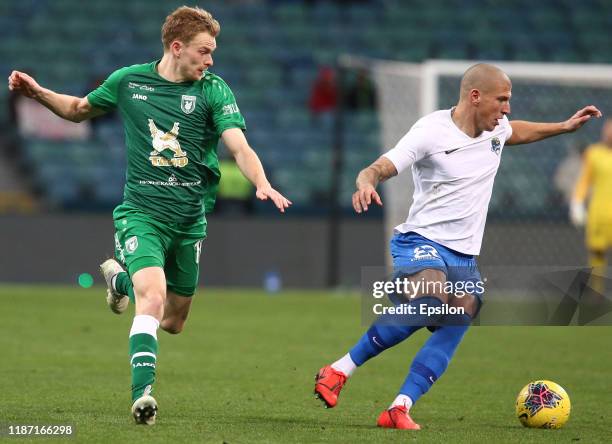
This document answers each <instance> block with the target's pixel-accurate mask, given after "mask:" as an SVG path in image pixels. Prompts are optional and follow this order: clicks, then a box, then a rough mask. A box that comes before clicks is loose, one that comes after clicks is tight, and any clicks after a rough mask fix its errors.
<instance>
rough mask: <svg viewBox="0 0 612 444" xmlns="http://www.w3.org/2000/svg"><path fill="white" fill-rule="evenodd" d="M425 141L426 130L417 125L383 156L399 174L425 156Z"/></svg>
mask: <svg viewBox="0 0 612 444" xmlns="http://www.w3.org/2000/svg"><path fill="white" fill-rule="evenodd" d="M425 140H426V139H425V129H424V128H423V127H421V126H420V125H418V123H417V124H415V125H414V126H413V127H412V128H410V131H408V132H407V133H406V134H405V135H404V137H402V138H401V139H400V140H399V142H397V145H395V147H394V148H392V149H391V150H389V151H387V152H386V153H385V154H383V156H384V157H386V158H387V159H389V160H390V161H391V162H392V163H393V165H394V166H395V169H396V170H397V173H398V174H399V173H401V172H402V171H404V170H405V169H407V168H409V167H410V166H412V164H413V163H415V162H417V161H419V160H420V159H422V158H423V157H424V156H425Z"/></svg>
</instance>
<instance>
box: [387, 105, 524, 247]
mask: <svg viewBox="0 0 612 444" xmlns="http://www.w3.org/2000/svg"><path fill="white" fill-rule="evenodd" d="M511 135H512V127H511V126H510V122H509V121H508V118H507V117H506V116H504V118H503V119H500V120H499V125H497V126H496V127H495V129H494V130H493V131H484V132H483V133H482V134H481V135H480V136H478V137H475V138H472V137H469V136H468V135H467V134H465V133H464V132H463V131H461V130H460V129H459V128H458V127H457V126H456V125H455V123H454V122H453V120H452V118H451V110H450V109H447V110H441V111H435V112H433V113H431V114H428V115H426V116H424V117H422V118H421V119H419V120H418V121H417V122H416V123H415V124H414V125H413V126H412V128H410V131H408V133H407V134H406V135H405V136H404V137H402V138H401V139H400V141H399V142H398V143H397V145H396V146H395V148H393V149H391V150H390V151H388V152H387V153H385V154H384V156H385V157H386V158H387V159H389V160H390V161H391V162H393V165H395V168H396V169H397V172H398V173H400V172H402V171H403V170H405V169H406V168H408V167H409V166H411V165H412V176H413V180H414V196H413V202H412V206H411V207H410V211H409V212H408V218H407V219H406V222H404V223H403V224H401V225H398V226H397V227H395V231H396V232H400V233H407V232H409V231H414V232H416V233H419V234H420V235H422V236H424V237H426V238H428V239H431V240H432V241H434V242H438V243H439V244H442V245H444V246H445V247H448V248H450V249H452V250H455V251H458V252H460V253H464V254H473V255H477V254H479V253H480V246H481V244H482V236H483V234H484V227H485V221H486V219H487V210H488V207H489V201H490V199H491V193H492V191H493V181H494V179H495V174H497V169H498V168H499V162H500V158H501V153H502V150H503V147H504V143H505V142H506V140H507V139H508V138H509V137H510V136H511Z"/></svg>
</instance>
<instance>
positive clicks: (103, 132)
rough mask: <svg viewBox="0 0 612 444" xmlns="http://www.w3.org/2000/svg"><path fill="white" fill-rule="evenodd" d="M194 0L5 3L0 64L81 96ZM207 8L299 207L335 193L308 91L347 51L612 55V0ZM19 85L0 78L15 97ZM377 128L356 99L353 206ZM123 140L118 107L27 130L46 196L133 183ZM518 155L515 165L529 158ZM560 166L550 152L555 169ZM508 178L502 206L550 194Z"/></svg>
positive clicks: (327, 144) (322, 130)
mask: <svg viewBox="0 0 612 444" xmlns="http://www.w3.org/2000/svg"><path fill="white" fill-rule="evenodd" d="M182 3H184V2H182V1H178V2H177V1H166V0H146V1H145V0H132V1H129V2H125V1H123V0H105V1H104V2H93V3H90V2H88V3H87V4H85V3H84V2H82V1H81V0H53V1H51V0H29V1H21V2H12V1H11V2H7V1H0V37H1V38H2V39H3V45H1V46H0V70H1V71H2V72H3V73H5V74H7V75H8V72H9V70H10V69H11V68H20V69H35V70H36V76H37V79H38V80H39V81H40V82H41V83H42V84H43V85H45V86H48V87H50V88H52V89H55V90H58V91H62V92H65V93H69V94H74V95H80V96H82V95H84V94H85V93H87V92H88V87H90V83H91V81H92V79H95V78H100V77H103V76H106V75H108V74H110V73H111V72H112V71H114V70H115V69H117V68H119V67H121V66H125V65H129V64H134V63H144V62H147V61H150V60H153V59H155V58H157V57H159V55H160V54H161V42H160V36H159V34H160V24H161V23H162V21H163V18H164V17H165V15H166V14H167V13H168V12H169V11H171V10H172V9H173V8H174V7H175V6H180V5H181V4H182ZM483 3H484V5H483ZM442 5H444V6H442ZM203 6H204V7H205V8H206V9H209V10H210V11H211V12H212V13H213V14H214V15H215V16H216V17H217V18H218V19H219V21H220V22H221V26H222V32H221V34H220V36H219V37H218V45H219V49H218V51H217V52H216V53H215V66H214V67H213V69H212V71H213V72H215V73H217V74H219V75H220V76H221V77H223V78H224V79H225V80H226V81H227V82H228V83H229V84H230V86H231V87H232V89H233V90H234V91H235V93H236V96H237V99H238V104H239V106H240V107H241V110H242V112H243V113H244V115H245V117H246V120H247V126H248V136H249V139H250V141H251V143H252V145H253V146H254V147H255V148H256V150H257V151H258V152H259V153H260V155H261V158H262V161H263V162H264V164H265V165H266V166H267V167H268V168H269V169H270V171H271V172H272V175H273V177H274V180H275V181H276V183H277V185H278V187H279V188H280V190H282V191H285V192H286V193H287V194H288V195H289V196H290V198H291V199H292V200H293V201H294V203H295V204H296V209H297V211H298V212H299V210H300V209H302V210H304V211H306V212H307V211H309V210H313V209H315V208H316V207H317V206H320V205H321V202H324V201H326V200H327V195H326V193H327V190H328V188H329V181H330V175H331V171H330V158H331V154H330V150H331V144H332V140H333V137H332V133H331V132H332V128H331V125H330V123H329V122H314V121H313V119H311V116H310V115H309V113H308V107H307V101H308V95H309V91H310V87H311V85H312V82H313V80H314V78H315V77H316V74H317V72H318V70H319V69H320V67H321V66H323V65H329V64H333V63H334V60H335V58H336V56H338V55H339V54H341V53H352V54H358V55H364V56H373V57H377V58H390V59H398V60H403V61H412V62H420V61H423V60H425V59H428V58H446V59H496V60H521V61H553V62H554V61H563V62H597V63H610V62H612V47H611V46H610V45H609V41H608V37H607V36H608V33H607V32H606V31H607V29H610V27H611V26H612V2H609V1H606V0H584V1H581V2H575V1H574V0H554V1H553V0H540V1H537V2H533V1H530V0H518V1H511V2H504V3H503V4H502V3H500V2H498V1H496V0H487V1H485V2H482V1H471V0H452V1H444V2H442V1H435V0H410V1H400V0H376V1H354V2H350V1H343V2H340V1H329V2H328V1H325V2H323V1H306V0H303V1H297V0H296V1H284V2H283V1H217V0H214V1H207V2H206V3H205V5H203ZM525 11H529V13H528V14H526V13H525ZM59 23H61V24H62V26H61V27H60V26H58V24H59ZM7 94H8V93H7V91H6V89H5V88H3V89H0V100H2V102H3V103H6V101H7ZM7 108H8V107H7V106H0V124H1V126H2V127H3V128H5V129H6V130H9V131H10V130H14V128H10V125H9V123H8V115H7ZM378 132H379V129H378V123H377V120H376V114H375V113H374V112H373V111H370V110H365V111H364V110H359V111H349V114H348V116H347V122H346V125H345V142H346V167H345V171H344V173H343V178H342V196H341V199H342V201H343V202H344V203H346V204H347V206H348V204H349V203H350V198H349V196H350V193H351V191H352V187H353V179H354V176H355V174H356V173H357V172H358V170H359V169H360V168H361V167H363V166H364V165H365V164H367V163H368V162H370V161H372V160H373V159H374V158H375V157H376V156H377V153H378V151H379V139H378ZM122 143H123V134H122V130H121V126H120V123H119V122H118V120H117V118H114V119H110V120H106V121H104V122H101V123H100V124H97V125H95V127H94V138H93V140H91V141H88V142H86V143H83V142H78V143H76V142H58V141H45V140H29V139H25V140H21V147H22V149H21V153H22V159H21V165H23V167H24V171H27V173H28V174H30V175H31V178H32V180H31V183H32V184H34V187H35V188H36V190H37V191H38V192H39V193H40V194H41V196H42V197H43V199H44V200H45V201H47V203H49V204H51V205H54V206H57V207H59V208H67V209H72V208H79V209H90V210H91V209H108V208H109V207H112V206H114V205H115V203H117V202H118V201H119V200H120V197H121V193H122V187H123V180H124V179H123V168H124V163H125V156H124V153H123V151H122ZM551 159H554V158H553V157H551ZM519 160H520V159H516V160H515V162H516V163H517V165H516V168H527V167H528V165H526V164H520V162H519ZM555 165H556V164H555V161H554V160H552V161H551V165H550V171H551V173H550V174H551V175H552V174H554V167H555ZM507 168H511V167H507ZM549 179H550V178H546V177H538V180H541V181H542V182H546V181H548V182H550V180H549ZM534 180H535V179H534ZM498 187H499V189H500V190H499V192H497V193H496V194H495V196H494V199H493V201H492V208H493V210H494V209H495V208H496V206H500V205H511V204H512V203H513V202H512V196H517V195H519V196H520V195H522V193H521V192H520V191H521V189H522V188H521V187H527V188H530V189H532V190H533V189H537V190H541V191H540V192H542V193H547V192H549V187H547V186H544V185H543V186H541V187H534V185H533V183H524V184H521V183H503V182H502V183H500V184H499V185H498ZM512 188H514V190H513V189H512ZM529 196H530V197H525V198H524V199H527V200H528V199H534V202H537V196H535V197H534V194H533V193H531V194H530V195H529ZM527 200H526V201H525V202H520V204H519V203H517V202H515V204H516V207H517V208H519V207H520V208H521V209H522V211H523V212H527V213H529V214H531V213H530V212H534V214H535V215H536V216H537V212H538V211H539V210H538V206H537V205H534V206H533V207H532V206H530V204H529V202H528V201H527ZM262 208H267V207H258V210H259V211H266V210H263V209H262Z"/></svg>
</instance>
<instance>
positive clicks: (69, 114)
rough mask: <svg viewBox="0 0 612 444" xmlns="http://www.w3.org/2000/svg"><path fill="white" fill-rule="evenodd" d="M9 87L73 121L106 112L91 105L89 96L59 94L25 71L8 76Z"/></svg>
mask: <svg viewBox="0 0 612 444" xmlns="http://www.w3.org/2000/svg"><path fill="white" fill-rule="evenodd" d="M8 87H9V89H10V90H11V91H15V92H18V93H20V94H23V95H24V96H26V97H29V98H31V99H34V100H36V101H37V102H39V103H40V104H42V105H44V106H46V107H47V108H49V110H51V111H52V112H53V113H55V114H57V115H58V116H60V117H61V118H63V119H66V120H70V121H72V122H82V121H83V120H87V119H90V118H92V117H96V116H99V115H101V114H104V111H103V110H101V109H99V108H94V107H93V106H91V104H90V103H89V101H88V100H87V97H83V98H79V97H74V96H68V95H65V94H58V93H56V92H54V91H51V90H50V89H47V88H43V87H42V86H40V85H39V84H38V82H36V80H34V78H32V77H31V76H29V75H28V74H26V73H23V72H19V71H13V72H12V73H11V75H10V76H9V78H8Z"/></svg>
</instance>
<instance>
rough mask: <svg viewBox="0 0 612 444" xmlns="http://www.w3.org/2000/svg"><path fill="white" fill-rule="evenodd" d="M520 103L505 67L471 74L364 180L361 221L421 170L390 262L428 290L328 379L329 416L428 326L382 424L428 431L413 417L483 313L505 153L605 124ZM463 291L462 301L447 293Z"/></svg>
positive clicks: (405, 297)
mask: <svg viewBox="0 0 612 444" xmlns="http://www.w3.org/2000/svg"><path fill="white" fill-rule="evenodd" d="M511 95H512V83H511V82H510V79H509V78H508V76H507V75H506V74H505V73H504V72H503V71H501V70H500V69H499V68H497V67H495V66H492V65H488V64H477V65H474V66H472V67H471V68H469V69H468V70H467V71H466V72H465V74H464V75H463V78H462V80H461V87H460V93H459V102H458V103H457V106H455V107H454V108H452V109H450V110H441V111H436V112H434V113H431V114H429V115H427V116H425V117H423V118H421V119H420V120H419V121H418V122H417V123H416V124H415V125H414V126H413V127H412V128H411V129H410V131H409V132H408V133H407V134H406V135H405V136H404V137H403V138H402V139H401V140H400V141H399V142H398V144H397V146H396V147H395V148H393V149H392V150H390V151H389V152H387V153H386V154H384V155H382V156H381V157H380V158H379V159H378V160H376V162H374V163H373V164H372V165H370V166H369V167H367V168H366V169H364V170H362V171H361V172H360V173H359V175H358V177H357V191H356V192H355V193H354V194H353V208H354V209H355V211H356V212H357V213H362V212H364V211H367V210H368V207H369V205H371V204H372V203H373V202H374V203H376V204H378V205H382V201H381V199H380V196H379V195H378V193H377V192H376V186H377V185H378V184H379V183H380V182H382V181H384V180H387V179H389V178H391V177H393V176H395V175H397V174H398V173H400V172H402V171H404V170H405V169H407V168H408V167H412V174H413V178H414V185H415V190H414V198H413V203H412V207H411V208H410V211H409V214H408V217H407V219H406V221H405V222H404V223H403V224H400V225H398V226H397V227H396V228H395V235H394V236H393V238H392V240H391V254H392V256H393V265H394V271H395V275H394V278H395V277H401V278H407V279H409V280H410V282H413V283H417V284H419V283H420V284H421V285H414V286H410V287H403V288H411V289H413V291H412V292H410V293H409V294H408V293H402V294H399V293H396V294H394V295H392V297H391V300H392V301H393V302H394V303H395V304H400V303H401V304H402V305H403V306H407V307H408V309H406V310H404V311H398V313H397V314H394V313H391V312H387V313H385V314H383V315H381V316H380V317H379V318H378V320H377V321H376V322H374V324H373V325H372V326H371V327H370V328H369V329H368V331H367V332H366V333H365V334H364V335H363V336H362V337H361V338H360V339H359V341H358V342H357V343H356V344H355V346H354V347H353V348H352V349H351V350H350V351H349V353H347V354H346V355H344V356H343V357H341V358H340V359H338V360H337V361H335V362H334V363H332V364H331V365H327V366H325V367H323V368H322V369H321V370H319V373H318V374H317V377H316V384H315V394H316V396H317V397H319V398H320V399H321V400H322V401H323V402H324V403H325V405H326V407H334V406H335V405H336V403H337V402H338V395H339V394H340V390H341V389H342V387H343V385H344V383H345V382H346V380H347V378H348V377H350V376H351V374H352V373H353V372H354V371H355V369H356V368H357V367H358V366H361V365H362V364H364V363H365V362H366V361H367V360H369V359H371V358H373V357H374V356H377V355H378V354H379V353H381V352H382V351H384V350H386V349H387V348H389V347H392V346H394V345H396V344H398V343H400V342H401V341H403V340H404V339H406V338H408V337H409V336H410V335H411V334H412V333H414V332H415V331H417V330H418V329H420V328H421V327H423V326H427V327H428V329H430V330H431V331H432V335H431V336H430V338H429V339H428V340H427V342H425V344H424V345H423V347H422V348H421V349H420V350H419V352H418V353H417V354H416V356H415V357H414V360H413V361H412V364H411V366H410V372H409V373H408V376H407V377H406V379H405V381H404V383H403V384H402V386H401V388H400V390H399V394H398V395H397V397H396V399H395V400H394V401H393V402H392V404H391V406H390V407H389V408H388V409H387V410H384V411H383V412H382V413H381V414H380V416H379V418H378V422H377V424H378V426H380V427H387V428H397V429H411V430H418V429H420V426H419V425H418V424H417V423H415V422H414V421H413V420H412V418H411V417H410V415H409V410H410V408H411V406H412V405H413V404H414V403H415V402H416V401H417V400H418V399H419V398H420V397H421V396H422V395H423V394H424V393H426V392H427V391H428V390H429V389H430V387H431V386H432V385H433V383H434V382H435V381H436V380H437V379H438V378H440V376H442V374H443V373H444V371H445V370H446V368H447V366H448V363H449V362H450V360H451V358H452V356H453V354H454V352H455V350H456V349H457V346H458V345H459V343H460V342H461V340H462V338H463V335H464V334H465V332H466V331H467V329H468V327H469V324H470V322H471V321H472V319H473V318H474V317H475V316H476V314H477V313H478V310H479V308H480V304H481V297H482V294H483V290H484V287H483V286H482V282H481V280H480V273H479V271H478V266H477V264H476V259H475V255H478V254H479V252H480V246H481V243H482V236H483V233H484V226H485V221H486V216H487V208H488V205H489V200H490V198H491V193H492V190H493V181H494V179H495V174H496V173H497V169H498V167H499V163H500V158H501V154H502V150H503V148H504V145H515V144H523V143H529V142H535V141H538V140H541V139H544V138H546V137H550V136H555V135H558V134H562V133H566V132H571V131H575V130H577V129H578V128H580V127H581V126H582V125H584V123H585V122H586V121H587V120H589V119H591V118H592V117H601V112H600V111H599V110H598V109H597V108H596V107H594V106H587V107H585V108H583V109H581V110H579V111H578V112H576V113H575V114H574V115H573V116H572V117H570V118H569V119H568V120H566V121H564V122H558V123H536V122H526V121H519V120H514V121H509V120H508V118H507V117H506V116H507V115H508V114H510V97H511ZM449 283H450V284H451V285H450V286H449V285H448V284H449ZM423 284H425V285H423ZM430 284H433V285H430ZM459 285H461V288H462V289H463V290H464V291H462V294H461V295H459V292H458V291H455V292H454V293H453V292H449V291H447V289H448V288H454V289H455V290H456V289H458V288H460V287H459ZM468 288H470V289H471V290H469V291H467V292H466V291H465V290H466V289H468Z"/></svg>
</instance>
